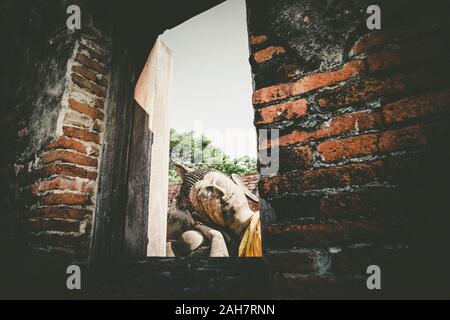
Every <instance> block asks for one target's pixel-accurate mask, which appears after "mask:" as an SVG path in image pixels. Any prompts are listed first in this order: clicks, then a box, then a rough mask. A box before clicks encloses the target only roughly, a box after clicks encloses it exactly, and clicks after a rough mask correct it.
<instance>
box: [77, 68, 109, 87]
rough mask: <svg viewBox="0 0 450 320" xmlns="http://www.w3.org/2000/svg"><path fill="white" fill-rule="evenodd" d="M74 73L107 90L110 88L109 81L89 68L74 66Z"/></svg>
mask: <svg viewBox="0 0 450 320" xmlns="http://www.w3.org/2000/svg"><path fill="white" fill-rule="evenodd" d="M72 71H73V72H75V73H77V74H78V75H80V76H82V77H84V78H86V79H88V80H91V81H93V82H95V83H96V84H98V85H99V86H102V87H105V88H106V87H107V86H108V80H106V79H105V78H104V77H103V76H102V75H101V74H99V73H97V72H95V71H92V70H89V69H87V68H83V67H80V66H73V67H72Z"/></svg>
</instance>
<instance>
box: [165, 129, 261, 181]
mask: <svg viewBox="0 0 450 320" xmlns="http://www.w3.org/2000/svg"><path fill="white" fill-rule="evenodd" d="M170 154H171V157H172V158H173V159H174V160H177V161H178V162H181V163H183V164H185V165H187V166H188V167H190V168H193V169H200V168H209V169H215V170H219V171H221V172H223V173H225V174H227V175H231V174H232V173H236V174H238V175H246V174H249V173H254V172H256V160H255V159H252V158H250V157H249V156H244V157H240V158H237V159H231V158H230V157H229V156H227V155H226V154H225V153H224V152H223V151H222V150H221V149H220V148H217V147H216V146H214V145H213V144H212V142H211V140H209V139H208V138H207V137H206V136H204V135H201V136H198V135H196V134H195V133H194V132H193V131H191V132H188V133H184V132H183V133H179V132H177V131H176V130H175V129H170ZM180 182H181V178H180V177H179V176H178V174H177V173H176V171H175V169H174V167H173V165H172V163H170V165H169V184H177V183H180Z"/></svg>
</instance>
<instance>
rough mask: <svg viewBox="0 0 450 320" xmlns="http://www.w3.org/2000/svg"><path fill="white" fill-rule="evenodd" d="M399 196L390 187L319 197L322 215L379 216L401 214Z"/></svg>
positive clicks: (333, 216)
mask: <svg viewBox="0 0 450 320" xmlns="http://www.w3.org/2000/svg"><path fill="white" fill-rule="evenodd" d="M399 200H401V197H400V196H399V194H398V192H397V191H396V190H393V189H390V188H381V187H377V188H371V189H368V190H361V191H357V192H339V193H336V194H332V195H328V196H327V197H323V198H321V199H320V214H319V215H320V216H323V217H330V218H331V217H332V218H336V217H352V216H363V217H381V216H392V215H393V214H398V215H400V214H402V213H404V211H403V212H402V211H401V210H400V209H401V205H400V201H399Z"/></svg>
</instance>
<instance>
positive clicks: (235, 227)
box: [167, 161, 262, 257]
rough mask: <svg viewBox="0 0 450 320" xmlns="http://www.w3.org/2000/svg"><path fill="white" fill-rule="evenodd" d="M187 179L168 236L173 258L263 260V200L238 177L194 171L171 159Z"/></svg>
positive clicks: (170, 212)
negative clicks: (259, 204)
mask: <svg viewBox="0 0 450 320" xmlns="http://www.w3.org/2000/svg"><path fill="white" fill-rule="evenodd" d="M172 162H173V164H174V166H175V169H176V170H177V173H178V174H179V175H180V176H181V177H182V178H183V182H182V184H181V188H180V192H179V194H178V196H177V197H176V201H175V205H174V207H172V208H171V209H170V210H169V212H168V221H167V237H168V239H170V240H171V242H169V243H170V244H171V245H172V246H171V248H170V249H172V250H169V252H172V255H173V256H210V257H228V256H239V257H260V256H262V244H261V226H260V217H259V211H252V210H251V209H250V205H249V201H248V200H247V199H249V200H250V201H253V202H256V203H257V202H258V197H256V196H255V195H254V194H252V193H251V192H250V190H248V189H247V187H246V186H245V185H244V183H243V182H242V180H241V179H240V178H239V176H238V175H235V174H233V175H232V176H231V177H228V176H227V175H225V174H223V173H222V172H219V171H213V170H206V169H199V170H192V169H189V168H188V167H186V166H184V165H182V164H179V163H177V162H175V161H172Z"/></svg>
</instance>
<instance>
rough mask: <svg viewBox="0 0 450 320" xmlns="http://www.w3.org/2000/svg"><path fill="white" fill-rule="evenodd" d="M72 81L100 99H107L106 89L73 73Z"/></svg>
mask: <svg viewBox="0 0 450 320" xmlns="http://www.w3.org/2000/svg"><path fill="white" fill-rule="evenodd" d="M72 81H73V82H74V83H75V84H76V85H77V86H79V87H80V88H82V89H86V90H87V91H89V92H90V93H92V94H95V95H97V96H99V97H103V98H104V97H106V89H105V88H104V87H102V86H99V85H97V84H95V83H93V82H91V81H89V80H87V79H85V78H83V77H81V76H80V75H78V74H76V73H72Z"/></svg>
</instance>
